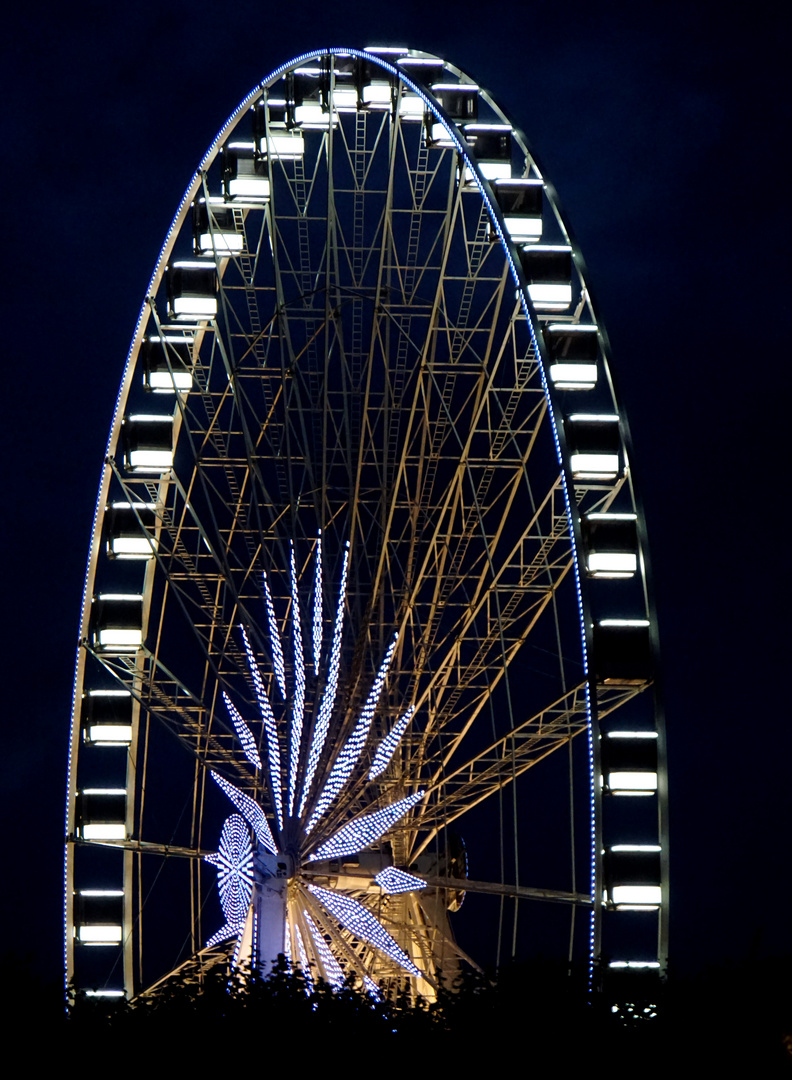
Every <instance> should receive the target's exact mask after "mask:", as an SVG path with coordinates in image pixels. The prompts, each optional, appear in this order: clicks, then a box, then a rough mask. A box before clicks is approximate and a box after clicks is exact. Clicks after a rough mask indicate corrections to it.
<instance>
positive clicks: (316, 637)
mask: <svg viewBox="0 0 792 1080" xmlns="http://www.w3.org/2000/svg"><path fill="white" fill-rule="evenodd" d="M321 659H322V531H321V529H320V530H319V535H318V536H317V538H316V550H315V552H314V588H313V660H314V673H315V675H316V677H317V679H318V678H319V664H320V662H321Z"/></svg>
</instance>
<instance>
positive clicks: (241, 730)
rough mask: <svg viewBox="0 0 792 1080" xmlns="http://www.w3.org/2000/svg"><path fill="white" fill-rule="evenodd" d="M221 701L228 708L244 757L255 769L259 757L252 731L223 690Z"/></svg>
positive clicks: (259, 763)
mask: <svg viewBox="0 0 792 1080" xmlns="http://www.w3.org/2000/svg"><path fill="white" fill-rule="evenodd" d="M223 701H224V702H225V704H226V708H227V709H228V715H229V716H230V717H231V722H232V724H233V725H234V728H235V729H236V733H237V735H238V736H239V741H240V742H241V743H242V749H243V750H244V752H245V757H246V758H247V759H248V761H249V762H250V763H251V765H255V767H256V768H257V769H260V768H261V758H260V757H259V752H258V747H257V746H256V740H255V739H254V738H253V732H252V731H251V730H250V728H249V727H248V726H247V724H246V723H245V721H244V720H243V719H242V717H241V716H240V715H239V713H238V712H237V710H236V709H235V708H234V706H233V705H232V704H231V699H230V698H229V696H228V694H227V693H226V692H225V690H224V691H223Z"/></svg>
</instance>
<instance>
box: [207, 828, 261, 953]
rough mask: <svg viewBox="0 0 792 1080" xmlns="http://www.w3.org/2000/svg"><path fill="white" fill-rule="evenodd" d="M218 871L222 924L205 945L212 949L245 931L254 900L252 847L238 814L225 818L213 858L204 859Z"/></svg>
mask: <svg viewBox="0 0 792 1080" xmlns="http://www.w3.org/2000/svg"><path fill="white" fill-rule="evenodd" d="M204 859H205V861H206V862H208V863H211V864H212V865H213V866H215V867H217V886H218V889H219V892H220V906H221V907H222V909H223V917H224V918H225V924H224V925H223V926H222V928H221V929H220V930H218V931H217V933H216V934H214V935H213V936H212V937H211V938H209V940H208V941H207V943H206V947H207V948H212V947H213V946H214V945H217V944H218V943H219V942H221V941H225V940H226V939H227V938H230V937H238V936H239V935H240V934H241V933H242V931H243V930H244V927H245V920H246V919H247V913H248V909H249V908H250V900H251V897H252V896H253V846H252V844H251V843H250V833H249V832H248V829H247V826H246V825H245V822H244V821H243V820H242V818H241V817H240V816H239V814H231V816H230V817H229V818H226V821H225V824H224V825H223V831H222V832H221V833H220V843H219V845H218V851H217V854H215V855H204Z"/></svg>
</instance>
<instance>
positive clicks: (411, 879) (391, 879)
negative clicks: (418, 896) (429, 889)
mask: <svg viewBox="0 0 792 1080" xmlns="http://www.w3.org/2000/svg"><path fill="white" fill-rule="evenodd" d="M374 880H375V881H376V883H377V884H378V885H379V887H380V888H381V889H382V891H383V892H386V893H403V892H412V891H413V890H414V889H425V888H426V882H425V881H423V880H422V879H421V878H418V877H415V875H414V874H408V873H407V872H406V871H405V870H399V869H398V867H396V866H386V867H385V869H384V870H380V872H379V873H378V874H375V875H374Z"/></svg>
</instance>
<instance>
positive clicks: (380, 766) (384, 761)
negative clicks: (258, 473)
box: [368, 705, 415, 780]
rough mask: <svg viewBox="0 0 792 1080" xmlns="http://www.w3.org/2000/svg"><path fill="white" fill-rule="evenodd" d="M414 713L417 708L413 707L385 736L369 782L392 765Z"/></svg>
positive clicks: (369, 775) (372, 764) (370, 772)
mask: <svg viewBox="0 0 792 1080" xmlns="http://www.w3.org/2000/svg"><path fill="white" fill-rule="evenodd" d="M414 712H415V706H414V705H411V706H410V707H409V709H408V710H407V712H406V713H405V714H404V716H402V717H401V719H400V720H397V721H396V723H395V724H394V725H393V727H392V728H391V730H390V732H389V733H388V734H387V735H386V736H385V738H384V739H383V740H382V742H381V743H380V744H379V746H378V747H377V752H376V754H375V755H374V760H373V761H372V763H371V768H370V769H369V774H368V778H369V780H375V779H376V778H377V777H378V776H381V775H382V773H384V772H385V770H386V769H387V767H388V765H389V764H390V759H391V758H392V757H393V755H394V754H395V753H396V747H397V746H398V745H399V743H400V742H401V739H402V735H404V733H405V731H406V730H407V726H408V724H409V723H410V721H411V720H412V717H413V713H414Z"/></svg>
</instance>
